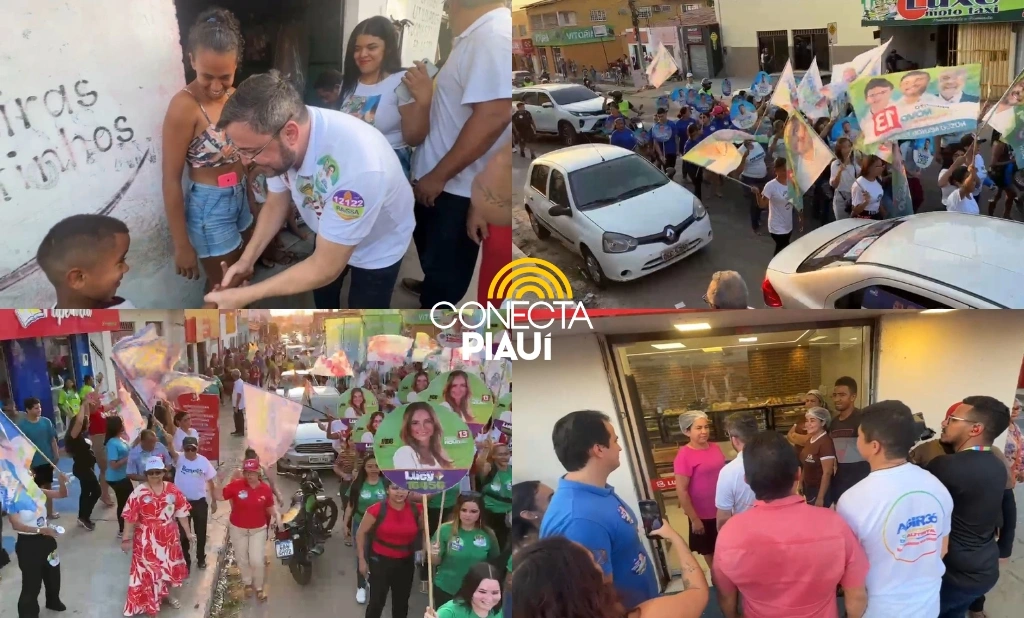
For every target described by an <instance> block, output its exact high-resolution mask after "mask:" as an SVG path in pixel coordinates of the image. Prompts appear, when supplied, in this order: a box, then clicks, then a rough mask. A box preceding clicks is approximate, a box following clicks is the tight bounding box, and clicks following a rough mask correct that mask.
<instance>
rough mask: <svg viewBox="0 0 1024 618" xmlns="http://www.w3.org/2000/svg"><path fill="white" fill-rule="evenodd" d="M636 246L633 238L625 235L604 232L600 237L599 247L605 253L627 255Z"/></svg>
mask: <svg viewBox="0 0 1024 618" xmlns="http://www.w3.org/2000/svg"><path fill="white" fill-rule="evenodd" d="M638 244H639V243H637V240H636V239H635V238H633V237H632V236H626V235H625V234H616V233H615V232H605V233H604V234H603V235H602V236H601V245H602V248H603V249H604V252H605V253H628V252H630V251H632V250H633V249H636V247H637V245H638Z"/></svg>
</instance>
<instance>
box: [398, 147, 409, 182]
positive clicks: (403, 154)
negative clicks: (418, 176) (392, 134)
mask: <svg viewBox="0 0 1024 618" xmlns="http://www.w3.org/2000/svg"><path fill="white" fill-rule="evenodd" d="M395 154H396V155H398V161H399V163H401V164H402V169H403V170H404V171H405V177H406V178H412V148H409V147H408V146H406V147H405V148H396V149H395Z"/></svg>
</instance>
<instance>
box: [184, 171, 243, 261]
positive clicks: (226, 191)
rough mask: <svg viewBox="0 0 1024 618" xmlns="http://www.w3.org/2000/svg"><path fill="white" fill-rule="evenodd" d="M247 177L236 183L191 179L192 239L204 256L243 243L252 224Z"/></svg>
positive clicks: (187, 213) (219, 253)
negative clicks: (216, 184) (212, 183)
mask: <svg viewBox="0 0 1024 618" xmlns="http://www.w3.org/2000/svg"><path fill="white" fill-rule="evenodd" d="M245 183H246V180H245V177H244V176H243V177H242V182H240V183H239V184H237V185H235V186H233V187H213V186H210V185H203V184H198V183H190V184H191V186H190V187H189V190H188V194H187V195H186V197H185V221H186V223H187V225H188V239H189V242H191V243H192V247H193V248H194V249H195V250H196V255H198V256H199V258H200V259H205V258H211V257H220V256H223V255H227V254H229V253H231V252H232V251H234V250H235V249H237V248H239V247H241V246H242V232H244V231H246V230H248V229H249V228H250V227H252V224H253V217H252V213H251V212H249V198H248V196H247V195H246V191H245V187H246V184H245Z"/></svg>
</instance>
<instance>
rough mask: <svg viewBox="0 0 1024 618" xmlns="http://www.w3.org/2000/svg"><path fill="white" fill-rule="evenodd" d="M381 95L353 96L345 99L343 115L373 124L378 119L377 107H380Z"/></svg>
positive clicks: (342, 107)
mask: <svg viewBox="0 0 1024 618" xmlns="http://www.w3.org/2000/svg"><path fill="white" fill-rule="evenodd" d="M380 97H381V95H379V94H375V95H372V96H368V97H360V96H355V95H353V96H351V97H349V98H347V99H345V102H344V103H342V104H341V111H342V113H345V114H348V115H350V116H355V117H356V118H358V119H360V120H362V121H364V122H366V123H368V124H373V122H374V120H376V119H377V106H379V105H380Z"/></svg>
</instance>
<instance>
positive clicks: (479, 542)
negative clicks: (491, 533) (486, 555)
mask: <svg viewBox="0 0 1024 618" xmlns="http://www.w3.org/2000/svg"><path fill="white" fill-rule="evenodd" d="M473 545H476V546H477V547H487V537H485V536H484V535H482V534H478V535H476V537H475V538H474V539H473Z"/></svg>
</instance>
